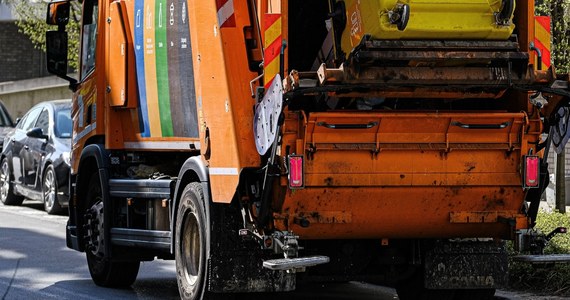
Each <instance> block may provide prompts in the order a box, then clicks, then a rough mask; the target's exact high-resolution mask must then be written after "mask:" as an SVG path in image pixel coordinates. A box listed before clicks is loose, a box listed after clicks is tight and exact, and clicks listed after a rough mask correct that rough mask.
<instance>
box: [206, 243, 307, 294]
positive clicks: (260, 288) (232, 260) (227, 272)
mask: <svg viewBox="0 0 570 300" xmlns="http://www.w3.org/2000/svg"><path fill="white" fill-rule="evenodd" d="M254 252H255V251H254ZM208 267H209V272H208V274H209V278H208V283H209V284H208V289H209V291H211V292H215V293H250V292H289V291H293V290H295V287H296V282H297V281H296V275H295V273H294V272H286V271H273V270H268V269H266V268H263V267H262V260H261V257H260V256H257V257H256V256H254V255H247V254H243V255H235V254H234V255H231V257H230V256H227V257H225V258H223V259H220V258H219V257H218V258H212V259H210V260H208Z"/></svg>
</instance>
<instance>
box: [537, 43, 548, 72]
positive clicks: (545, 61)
mask: <svg viewBox="0 0 570 300" xmlns="http://www.w3.org/2000/svg"><path fill="white" fill-rule="evenodd" d="M534 45H535V46H536V48H538V49H540V52H541V53H542V67H543V69H545V68H548V67H550V59H551V58H550V50H548V48H546V46H544V44H543V43H542V41H540V40H538V39H535V40H534Z"/></svg>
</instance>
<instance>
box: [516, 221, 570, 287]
mask: <svg viewBox="0 0 570 300" xmlns="http://www.w3.org/2000/svg"><path fill="white" fill-rule="evenodd" d="M560 226H562V227H566V228H570V214H561V213H545V212H540V213H539V214H538V218H537V224H536V229H538V230H540V231H542V232H544V233H549V232H551V231H552V230H554V229H555V228H556V227H560ZM544 252H545V254H570V234H559V235H557V236H555V237H554V238H553V239H552V240H551V241H550V243H549V244H548V246H547V247H546V248H545V250H544ZM568 278H570V264H553V265H532V264H529V263H520V262H513V261H511V262H510V266H509V281H510V282H509V285H510V287H511V288H513V289H517V290H525V291H530V292H533V293H541V294H547V295H558V296H570V282H568Z"/></svg>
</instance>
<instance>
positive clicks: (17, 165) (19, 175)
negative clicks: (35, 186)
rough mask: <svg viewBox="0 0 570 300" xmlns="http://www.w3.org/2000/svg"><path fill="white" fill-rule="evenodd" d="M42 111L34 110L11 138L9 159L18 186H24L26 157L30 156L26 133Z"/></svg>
mask: <svg viewBox="0 0 570 300" xmlns="http://www.w3.org/2000/svg"><path fill="white" fill-rule="evenodd" d="M41 111H42V108H41V107H34V108H32V109H31V110H30V111H29V112H28V113H27V114H26V115H24V117H23V118H22V120H20V122H19V123H18V126H16V130H15V131H14V135H13V136H12V137H11V138H10V140H9V143H10V148H11V151H10V152H11V155H10V154H9V155H8V159H9V160H11V164H12V172H13V173H14V183H15V184H16V185H24V183H25V182H26V179H25V173H24V169H25V167H24V166H25V164H26V156H28V149H27V148H29V147H28V146H26V143H27V140H28V136H27V135H26V132H27V131H28V130H29V129H30V128H31V127H32V126H33V125H34V124H35V122H36V120H37V118H38V115H39V114H40V112H41Z"/></svg>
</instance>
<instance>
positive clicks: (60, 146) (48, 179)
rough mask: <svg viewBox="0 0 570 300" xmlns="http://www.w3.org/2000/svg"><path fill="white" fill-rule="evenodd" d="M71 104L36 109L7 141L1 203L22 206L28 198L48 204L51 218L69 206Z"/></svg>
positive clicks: (60, 102) (52, 103) (48, 103)
mask: <svg viewBox="0 0 570 300" xmlns="http://www.w3.org/2000/svg"><path fill="white" fill-rule="evenodd" d="M70 111H71V100H55V101H46V102H42V103H40V104H37V105H36V106H34V107H32V108H31V109H30V110H29V111H28V112H27V113H26V114H25V115H24V117H22V119H21V120H20V121H19V122H18V124H17V125H16V128H15V130H14V131H13V132H12V133H10V134H7V135H6V137H5V138H4V147H3V149H2V154H1V160H2V162H1V165H0V201H2V203H4V204H5V205H20V204H22V201H23V200H24V198H29V199H33V200H40V201H43V202H44V207H45V210H46V211H47V212H48V213H49V214H55V213H59V212H61V211H62V208H63V207H65V206H67V205H68V203H69V195H68V194H69V192H68V191H69V189H68V184H69V180H68V178H69V171H70V164H69V159H70V150H71V126H72V125H71V118H70Z"/></svg>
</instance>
